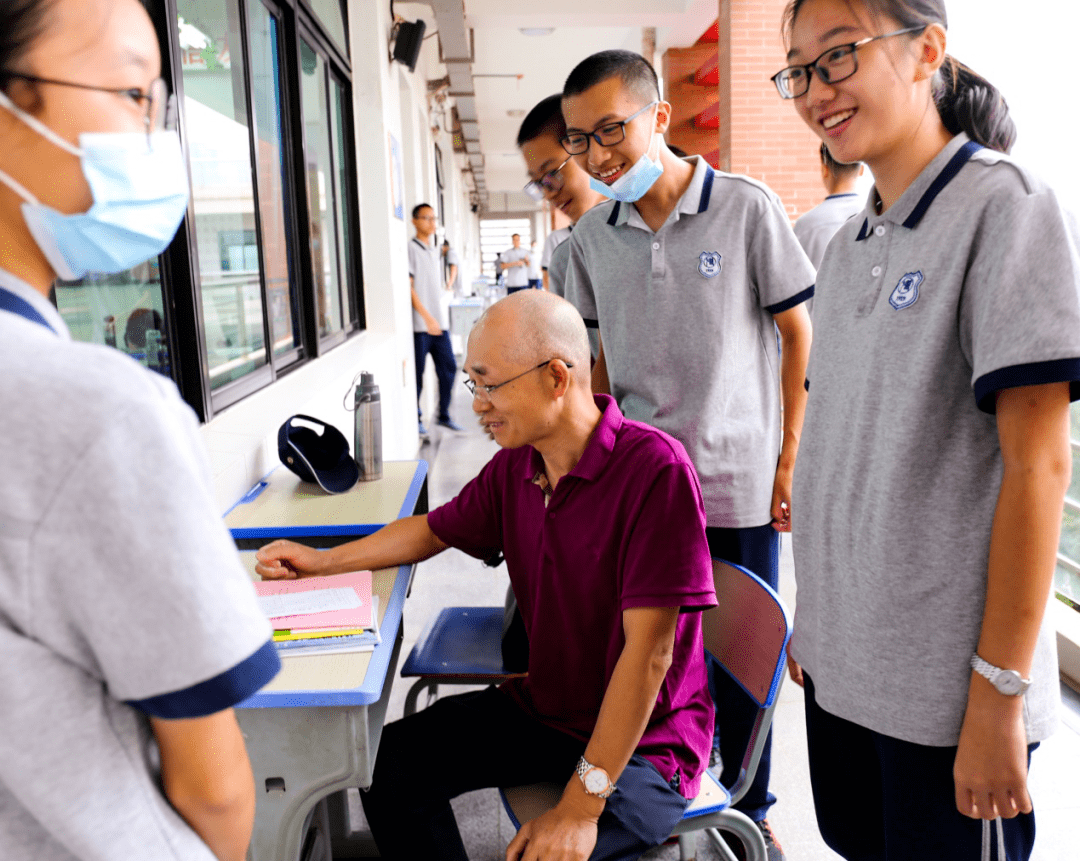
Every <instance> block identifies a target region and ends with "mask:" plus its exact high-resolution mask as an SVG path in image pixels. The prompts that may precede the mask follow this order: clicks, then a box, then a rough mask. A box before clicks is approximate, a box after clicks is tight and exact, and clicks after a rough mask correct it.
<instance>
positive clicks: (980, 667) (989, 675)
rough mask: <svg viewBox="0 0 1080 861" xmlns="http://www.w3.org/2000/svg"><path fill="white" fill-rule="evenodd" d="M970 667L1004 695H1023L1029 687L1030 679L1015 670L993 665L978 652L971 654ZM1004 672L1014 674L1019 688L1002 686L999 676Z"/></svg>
mask: <svg viewBox="0 0 1080 861" xmlns="http://www.w3.org/2000/svg"><path fill="white" fill-rule="evenodd" d="M971 669H973V670H974V671H975V672H977V673H978V674H979V675H980V676H982V677H983V678H984V679H986V680H987V681H988V682H990V684H992V685H993V686H994V688H995V689H996V690H997V691H998V693H1000V694H1003V695H1004V696H1012V697H1019V696H1023V694H1024V693H1026V692H1027V689H1028V688H1029V687H1031V679H1025V678H1024V677H1023V676H1021V675H1020V674H1019V673H1018V672H1016V670H1005V669H1002V668H1001V667H995V666H994V665H993V664H991V663H990V662H989V661H986V660H983V659H982V658H980V657H979V654H978V652H976V653H975V654H973V655H972V656H971ZM1005 674H1010V675H1012V676H1015V677H1016V679H1018V680H1019V681H1018V686H1019V690H1009V689H1006V688H1004V687H1003V685H1002V683H1001V681H1002V680H1001V677H1002V676H1003V675H1005Z"/></svg>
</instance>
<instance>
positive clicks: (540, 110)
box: [517, 93, 604, 296]
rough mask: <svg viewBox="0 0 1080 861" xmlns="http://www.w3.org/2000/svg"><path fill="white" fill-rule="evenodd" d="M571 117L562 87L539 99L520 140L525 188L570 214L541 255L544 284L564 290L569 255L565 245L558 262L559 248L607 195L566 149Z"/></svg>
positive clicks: (518, 140)
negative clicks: (596, 188) (555, 259)
mask: <svg viewBox="0 0 1080 861" xmlns="http://www.w3.org/2000/svg"><path fill="white" fill-rule="evenodd" d="M565 135H566V122H565V121H564V120H563V115H562V94H560V93H556V94H555V95H553V96H548V97H547V98H546V99H544V100H543V101H541V102H539V103H538V104H537V105H536V106H535V107H534V108H533V109H532V110H531V111H529V113H528V116H526V117H525V119H524V120H523V121H522V123H521V128H520V129H519V130H518V136H517V145H518V149H519V150H521V157H522V158H524V159H525V170H526V171H527V172H528V174H529V182H528V183H527V184H526V185H525V189H524V190H525V193H526V194H527V195H529V197H531V198H532V199H533V200H535V201H537V202H538V203H539V202H540V201H541V200H545V199H546V200H547V201H548V202H549V203H550V204H551V206H552V208H553V209H557V210H559V211H560V212H561V213H563V215H565V216H566V217H567V218H569V219H570V225H571V226H570V227H563V228H560V229H559V230H554V231H552V232H551V233H549V234H548V237H547V239H546V240H545V242H544V250H543V253H542V254H541V256H540V268H541V270H542V271H543V273H544V289H545V290H551V291H552V292H554V293H557V294H558V295H560V296H561V295H563V289H562V288H563V282H564V281H565V279H566V264H567V263H568V262H569V256H567V255H566V253H565V252H566V251H567V250H568V249H564V253H563V255H561V256H560V260H559V262H558V263H556V264H553V259H552V258H553V257H554V253H555V250H556V249H557V248H558V247H559V246H561V245H562V244H563V243H564V242H566V240H567V239H569V238H570V231H572V230H573V229H574V228H573V225H574V224H576V223H577V221H578V219H579V218H581V216H583V215H584V214H585V213H586V212H588V211H589V210H590V209H592V208H593V207H594V206H596V204H598V203H600V202H601V201H602V200H603V199H604V197H603V195H601V194H600V193H599V192H596V191H593V189H591V188H590V187H589V175H588V174H587V173H586V172H585V171H584V170H582V169H581V167H579V166H578V164H577V162H575V161H574V159H573V157H572V156H571V155H569V154H568V153H567V152H566V150H564V149H563V146H562V139H563V137H564V136H565Z"/></svg>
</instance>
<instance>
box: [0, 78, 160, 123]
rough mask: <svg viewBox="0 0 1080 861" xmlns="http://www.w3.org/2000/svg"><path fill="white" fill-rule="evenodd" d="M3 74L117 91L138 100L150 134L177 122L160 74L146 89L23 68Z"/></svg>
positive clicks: (103, 91) (63, 85) (65, 85)
mask: <svg viewBox="0 0 1080 861" xmlns="http://www.w3.org/2000/svg"><path fill="white" fill-rule="evenodd" d="M2 78H18V79H19V80H21V81H30V82H31V83H34V84H50V85H52V86H54V87H75V88H76V89H79V90H94V91H95V92H100V93H115V94H116V95H118V96H123V97H124V98H126V99H130V100H131V101H133V102H138V103H139V105H140V107H141V108H142V111H143V125H144V126H145V128H146V135H147V137H148V138H149V136H150V135H152V134H153V133H154V132H160V131H165V130H166V129H172V128H175V126H176V111H175V108H176V104H175V101H174V99H173V97H172V96H170V95H169V87H168V85H167V84H166V83H165V81H163V80H162V79H161V78H158V79H157V80H156V81H154V82H153V83H152V84H151V85H150V89H149V90H147V91H146V92H145V93H144V92H143V91H142V90H140V89H139V88H138V87H99V86H96V85H94V84H79V83H76V82H75V81H56V80H53V79H52V78H39V77H38V76H37V75H24V74H22V73H21V72H3V73H2V74H0V79H2Z"/></svg>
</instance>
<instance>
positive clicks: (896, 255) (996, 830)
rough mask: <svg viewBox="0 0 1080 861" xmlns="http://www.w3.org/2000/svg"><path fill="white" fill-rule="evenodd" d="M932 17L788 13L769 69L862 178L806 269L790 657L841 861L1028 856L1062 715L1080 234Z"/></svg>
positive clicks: (803, 3) (797, 9)
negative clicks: (1042, 745) (1025, 162)
mask: <svg viewBox="0 0 1080 861" xmlns="http://www.w3.org/2000/svg"><path fill="white" fill-rule="evenodd" d="M946 25H947V19H946V14H945V8H944V4H943V3H942V2H940V0H793V2H791V3H790V4H789V5H788V7H787V10H786V13H785V17H784V23H783V28H784V35H785V40H786V44H787V47H788V48H789V51H788V57H787V61H788V64H789V65H788V67H787V68H785V69H784V70H783V71H781V72H779V73H778V74H777V75H776V76H774V78H773V80H774V82H775V83H776V86H777V89H778V91H779V92H780V95H781V96H783V97H785V98H788V99H791V100H793V102H794V107H795V109H796V111H797V112H798V113H799V116H800V117H801V118H802V119H803V120H804V121H805V122H806V124H807V125H808V126H809V127H810V128H811V129H812V130H813V131H814V132H815V133H816V134H817V135H818V136H819V137H820V138H821V139H822V140H823V141H824V142H825V144H826V146H827V147H828V149H829V152H830V153H831V155H832V157H833V158H835V159H836V160H837V161H839V162H842V163H851V162H857V161H862V162H864V163H865V164H866V165H867V166H868V167H869V169H870V170H871V172H872V173H873V177H874V187H873V189H872V190H871V192H870V194H869V197H868V200H867V204H866V207H865V209H864V211H863V212H862V213H861V214H859V215H857V216H855V217H854V218H853V219H852V220H851V221H849V222H848V223H847V224H846V225H845V226H844V227H843V228H841V230H840V232H839V233H838V234H837V235H836V237H835V238H834V239H833V240H832V242H831V243H830V244H829V247H828V249H827V250H826V252H825V256H824V259H823V260H822V263H821V267H820V269H819V270H818V279H817V291H816V295H817V299H816V301H815V306H814V325H815V338H814V345H813V349H812V352H811V357H810V363H809V368H808V372H807V376H808V386H809V399H808V405H807V412H806V422H805V425H804V427H803V437H802V441H801V446H800V453H799V460H798V463H797V465H796V468H795V480H794V504H793V506H792V507H793V510H794V512H796V516H795V517H793V519H792V520H793V533H794V537H793V546H794V551H795V563H796V573H797V576H798V599H797V612H796V617H795V633H794V637H793V640H792V646H791V655H792V658H793V661H792V667H791V669H792V675H793V677H794V678H795V679H796V681H802V682H804V683H805V689H806V720H807V735H808V743H809V755H810V772H811V781H812V785H813V789H814V800H815V805H816V809H817V817H818V823H819V826H820V828H821V831H822V834H823V836H824V838H825V840H826V842H827V843H828V844H829V845H830V846H831V847H832V848H833V849H835V850H836V851H837V852H839V853H840V854H841V855H843V856H844V857H845V858H849V859H855V858H859V859H883V858H886V857H887V858H889V859H897V858H900V859H929V858H941V859H945V858H948V859H950V861H963V859H976V858H979V857H980V851H984V850H985V851H987V852H988V853H989V852H990V850H991V849H994V850H995V851H996V853H997V854H996V855H994V854H993V853H991V854H987V855H983V856H982V857H984V858H987V857H997V858H998V859H1003V858H1005V857H1008V858H1009V859H1013V861H1015V859H1026V858H1028V857H1029V855H1030V853H1031V850H1032V845H1033V842H1034V835H1035V823H1034V815H1033V813H1032V802H1031V799H1030V797H1029V795H1028V790H1027V768H1028V764H1029V760H1030V753H1031V751H1032V750H1033V749H1034V747H1036V746H1037V744H1038V742H1039V741H1041V740H1042V739H1044V738H1046V737H1047V736H1048V735H1049V734H1050V733H1051V732H1052V730H1053V727H1054V724H1055V721H1056V717H1055V713H1056V707H1057V700H1058V693H1059V689H1058V684H1059V682H1058V672H1057V664H1056V659H1055V648H1054V639H1053V632H1052V630H1050V628H1049V627H1048V625H1047V624H1046V619H1045V611H1046V606H1047V603H1048V600H1049V597H1050V590H1051V585H1052V581H1053V574H1054V568H1055V554H1056V550H1057V545H1058V536H1059V529H1060V521H1061V515H1062V501H1063V497H1064V494H1065V491H1066V488H1067V487H1068V485H1069V477H1070V465H1071V460H1070V445H1069V402H1070V400H1071V399H1073V398H1076V397H1077V396H1078V393H1080V388H1078V381H1080V299H1078V284H1080V264H1078V259H1080V258H1078V234H1077V229H1076V225H1075V222H1074V221H1073V219H1072V218H1071V217H1069V216H1067V215H1066V214H1065V213H1064V212H1063V211H1062V208H1061V206H1060V204H1059V202H1058V200H1057V198H1056V197H1055V195H1054V192H1053V190H1052V189H1050V188H1049V187H1047V186H1046V185H1045V184H1044V183H1043V182H1042V181H1040V180H1039V179H1038V178H1036V177H1035V176H1034V175H1033V174H1031V173H1030V172H1029V171H1028V170H1026V169H1025V168H1024V167H1023V166H1020V165H1018V164H1016V163H1015V162H1014V161H1012V160H1011V159H1010V158H1009V157H1008V156H1007V155H1006V154H1005V153H1006V152H1007V151H1008V150H1009V148H1010V146H1011V143H1012V140H1013V138H1014V135H1015V128H1014V126H1013V123H1012V121H1011V119H1010V118H1009V114H1008V109H1007V107H1006V105H1005V102H1004V99H1003V98H1002V97H1001V95H1000V94H999V93H998V91H997V90H996V89H995V88H994V87H993V86H992V85H991V84H989V83H988V82H987V81H985V80H984V79H982V78H980V77H979V76H978V75H976V74H975V73H974V72H972V71H971V70H969V69H967V68H966V67H964V66H963V65H962V64H960V63H959V62H958V61H956V60H955V59H953V58H952V57H950V56H948V55H947V54H946V42H947V39H946ZM795 662H797V663H795ZM992 823H993V824H992ZM1006 853H1007V856H1006Z"/></svg>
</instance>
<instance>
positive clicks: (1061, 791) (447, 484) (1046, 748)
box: [353, 375, 1080, 861]
mask: <svg viewBox="0 0 1080 861" xmlns="http://www.w3.org/2000/svg"><path fill="white" fill-rule="evenodd" d="M429 376H430V375H429ZM430 382H431V383H433V382H434V380H433V379H432V380H431V381H430ZM469 405H470V404H469V400H468V394H467V392H466V391H465V389H464V387H461V388H460V392H458V393H456V394H455V397H454V403H453V407H452V412H453V415H454V417H455V418H456V419H457V420H458V421H459V422H460V423H461V424H462V425H464V426H465V427H466V431H465V432H464V433H462V434H452V433H449V432H445V431H444V430H443V429H442V428H437V427H433V428H432V435H431V441H430V442H429V443H428V444H425V446H424V447H423V449H422V450H421V454H420V456H421V457H424V458H425V459H427V460H428V462H429V464H430V465H431V471H430V479H429V481H430V484H429V496H430V502H431V505H432V507H434V506H436V505H439V504H441V503H442V502H445V501H447V500H448V499H450V498H451V497H453V496H454V495H455V494H456V493H457V491H458V490H459V489H460V488H461V486H462V485H463V484H464V483H465V482H466V481H468V480H469V479H470V478H472V477H473V476H475V475H476V473H477V472H478V471H479V470H480V468H481V467H482V466H483V465H484V464H485V463H486V462H487V461H488V459H489V458H490V457H491V455H492V454H493V453H494V452H495V451H496V446H495V444H494V443H493V442H491V441H489V440H488V439H487V438H486V437H484V436H483V434H482V433H481V432H480V430H479V428H478V427H477V426H476V425H475V423H474V422H473V421H471V419H470V418H469V415H470V413H469ZM780 580H781V588H780V591H781V594H782V595H783V597H784V599H785V600H786V601H787V602H788V605H789V606H793V604H794V598H795V581H794V572H793V565H792V558H791V551H790V542H785V545H784V553H783V556H782V559H781V578H780ZM506 585H507V577H506V571H505V567H502V568H498V569H494V570H492V569H488V568H484V567H483V566H482V565H481V563H480V562H478V561H476V560H474V559H472V558H471V557H468V556H465V555H464V554H462V553H460V552H458V551H455V550H450V551H447V552H445V553H443V554H441V555H439V556H437V557H435V558H434V559H430V560H428V561H427V562H424V563H422V564H421V565H420V566H419V568H418V569H417V574H416V578H415V581H414V585H413V591H412V594H411V596H410V597H409V599H408V601H407V602H406V605H405V649H404V651H403V652H402V654H403V655H404V654H406V653H407V652H408V650H409V649H410V648H411V647H412V644H413V642H414V641H415V638H416V635H417V634H418V633H419V631H420V630H421V629H422V628H423V626H424V624H425V622H426V621H427V619H429V618H430V617H431V616H432V615H434V614H435V613H437V612H438V611H439V610H440V609H442V607H444V606H447V605H454V604H459V605H486V606H494V605H501V604H502V601H503V595H504V593H505V591H506ZM407 689H408V685H407V684H405V683H404V682H403V680H401V679H398V680H397V682H396V684H395V685H394V690H393V694H392V699H391V703H390V708H389V714H388V718H389V719H394V718H396V717H398V716H400V715H401V712H402V706H403V704H404V700H405V693H406V691H407ZM1063 696H1064V697H1065V698H1066V700H1067V703H1066V709H1065V710H1064V712H1063V721H1062V727H1061V729H1060V731H1059V732H1058V733H1057V734H1056V735H1055V736H1054V737H1053V738H1051V739H1050V740H1049V741H1047V742H1046V743H1044V744H1043V745H1042V747H1041V748H1040V750H1039V751H1037V752H1036V754H1035V757H1034V761H1033V764H1032V769H1031V792H1032V796H1033V798H1034V800H1035V804H1036V805H1037V809H1038V828H1039V831H1038V837H1037V840H1036V845H1035V854H1034V856H1033V858H1034V859H1035V861H1072V859H1077V858H1080V841H1078V840H1077V839H1076V837H1075V836H1074V835H1075V833H1076V832H1075V831H1074V829H1075V827H1076V822H1077V820H1078V819H1080V696H1077V695H1076V694H1075V693H1073V692H1072V691H1070V690H1068V689H1065V690H1064V693H1063ZM773 739H774V740H773V744H774V752H773V776H772V787H771V788H772V789H773V791H774V792H775V793H776V795H777V797H778V798H779V801H778V803H777V804H776V806H775V807H774V808H773V809H772V811H771V812H770V814H769V821H770V823H771V824H772V826H773V830H774V832H775V833H776V836H777V838H778V839H779V840H780V842H781V843H782V845H783V847H784V850H785V852H786V855H787V857H788V859H789V861H827V859H836V858H838V857H839V856H837V855H836V854H835V853H833V852H832V851H831V850H829V849H828V847H826V846H825V844H824V843H823V842H822V840H821V838H820V836H819V835H818V831H817V826H816V824H815V821H814V810H813V804H812V802H811V798H810V783H809V776H808V773H807V767H806V738H805V733H804V726H803V702H802V689H801V688H799V687H797V686H796V685H793V684H790V683H788V684H786V685H785V686H784V688H783V690H782V691H781V694H780V704H779V706H778V708H777V711H776V718H775V723H774V730H773ZM913 791H915V788H914V787H913ZM358 807H359V805H358V804H355V805H354V806H353V809H354V811H357V809H358ZM454 809H455V811H456V813H457V817H458V822H459V825H460V827H461V831H462V837H463V839H464V840H465V845H466V846H467V847H468V849H469V853H470V857H471V858H472V859H474V861H501V859H502V858H503V857H504V856H503V853H504V851H505V848H506V844H507V842H509V840H510V838H511V837H512V836H513V833H514V829H513V826H512V825H511V824H510V822H509V820H508V819H507V818H506V816H505V814H503V813H502V811H501V809H500V807H499V804H498V796H497V794H496V793H495V791H494V790H485V791H481V792H475V793H470V794H469V795H466V796H463V797H462V798H459V799H457V800H456V801H455V803H454ZM361 821H362V820H361ZM698 846H699V854H698V858H699V859H703V861H704V859H713V858H717V857H718V856H717V855H716V854H715V853H713V852H712V851H711V850H710V848H709V846H708V843H707V841H706V840H705V839H704V838H700V839H699V843H698ZM646 857H647V858H650V859H664V861H668V859H675V858H678V851H677V847H674V846H669V847H660V848H657V849H656V850H653V851H652V852H650V853H649V854H648V855H647V856H646ZM928 861H948V859H928Z"/></svg>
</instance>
